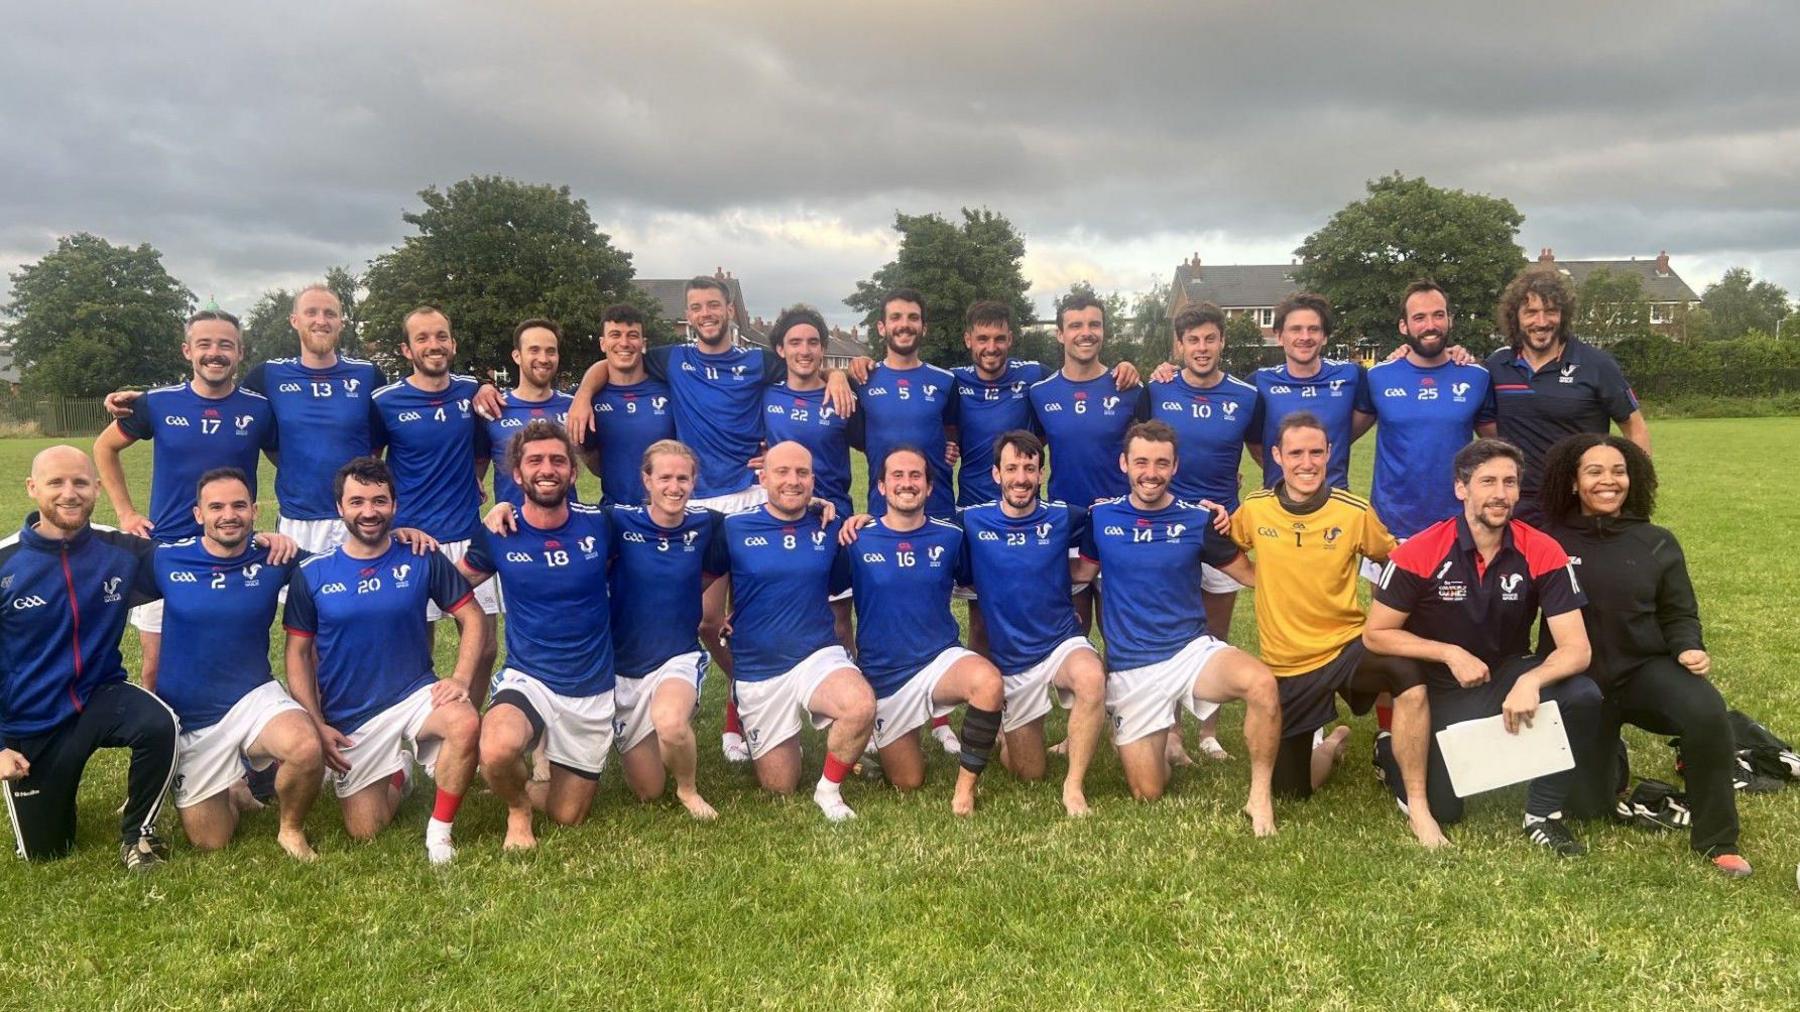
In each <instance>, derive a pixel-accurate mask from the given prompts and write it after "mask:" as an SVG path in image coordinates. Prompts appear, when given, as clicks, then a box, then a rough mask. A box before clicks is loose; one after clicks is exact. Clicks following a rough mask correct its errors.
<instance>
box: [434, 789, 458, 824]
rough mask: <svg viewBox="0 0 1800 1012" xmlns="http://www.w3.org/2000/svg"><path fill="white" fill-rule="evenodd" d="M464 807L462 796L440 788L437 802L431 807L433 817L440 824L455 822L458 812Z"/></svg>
mask: <svg viewBox="0 0 1800 1012" xmlns="http://www.w3.org/2000/svg"><path fill="white" fill-rule="evenodd" d="M461 807H462V795H460V794H451V793H450V792H449V791H446V790H444V789H443V788H442V787H440V788H438V792H437V802H436V803H435V804H433V805H432V806H431V817H432V818H434V819H436V820H438V821H439V822H455V821H456V810H457V809H458V808H461Z"/></svg>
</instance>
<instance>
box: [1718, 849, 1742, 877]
mask: <svg viewBox="0 0 1800 1012" xmlns="http://www.w3.org/2000/svg"><path fill="white" fill-rule="evenodd" d="M1712 863H1713V867H1714V868H1717V869H1719V871H1721V872H1723V873H1724V874H1725V876H1726V877H1727V878H1749V877H1750V862H1748V861H1746V860H1744V855H1742V854H1715V855H1713V859H1712Z"/></svg>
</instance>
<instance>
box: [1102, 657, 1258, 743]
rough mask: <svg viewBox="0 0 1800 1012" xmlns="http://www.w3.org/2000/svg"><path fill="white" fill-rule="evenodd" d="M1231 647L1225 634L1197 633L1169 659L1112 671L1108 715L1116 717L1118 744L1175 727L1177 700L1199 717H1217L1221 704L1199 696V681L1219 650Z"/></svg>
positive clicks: (1116, 741)
mask: <svg viewBox="0 0 1800 1012" xmlns="http://www.w3.org/2000/svg"><path fill="white" fill-rule="evenodd" d="M1230 648H1231V644H1229V643H1226V642H1225V641H1224V640H1222V639H1217V638H1215V637H1212V636H1197V637H1195V638H1194V640H1193V642H1191V643H1189V644H1188V645H1187V646H1185V647H1182V648H1181V650H1180V652H1178V653H1176V655H1175V656H1173V657H1171V658H1169V659H1168V660H1166V661H1159V662H1157V663H1155V664H1146V665H1144V666H1143V667H1141V668H1128V669H1126V670H1124V671H1109V672H1107V674H1106V715H1107V716H1108V717H1110V718H1112V727H1113V744H1115V745H1129V744H1131V743H1132V742H1134V741H1137V740H1138V739H1139V738H1142V737H1145V736H1147V735H1152V734H1155V733H1156V732H1158V731H1162V730H1165V729H1167V728H1168V727H1170V726H1172V725H1173V724H1174V723H1175V717H1174V708H1175V704H1176V703H1180V704H1182V705H1183V706H1185V707H1187V711H1188V712H1189V713H1191V714H1193V715H1194V717H1195V718H1196V719H1199V720H1205V719H1206V718H1207V717H1210V716H1212V713H1213V711H1214V710H1217V709H1218V708H1219V703H1218V702H1217V701H1215V700H1206V699H1197V698H1195V696H1194V680H1195V679H1197V678H1199V677H1200V670H1201V669H1202V668H1204V667H1206V662H1207V661H1209V660H1212V657H1213V655H1214V654H1216V653H1218V652H1219V651H1221V650H1229V649H1230Z"/></svg>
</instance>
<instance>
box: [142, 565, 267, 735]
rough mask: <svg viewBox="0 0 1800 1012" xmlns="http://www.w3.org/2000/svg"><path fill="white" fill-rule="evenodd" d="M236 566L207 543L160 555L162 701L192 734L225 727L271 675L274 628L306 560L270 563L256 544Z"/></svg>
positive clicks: (158, 691) (158, 682) (154, 568)
mask: <svg viewBox="0 0 1800 1012" xmlns="http://www.w3.org/2000/svg"><path fill="white" fill-rule="evenodd" d="M242 548H243V550H242V551H240V552H239V553H238V554H237V555H235V556H232V557H230V558H220V557H219V556H216V555H214V554H212V553H211V552H209V551H207V550H206V546H205V545H203V544H201V542H200V539H199V538H183V539H182V540H180V541H176V542H174V543H172V544H167V545H163V546H161V547H159V548H158V549H157V550H156V554H154V555H152V556H151V558H150V566H151V572H152V574H153V575H154V577H155V579H156V588H157V590H159V591H161V592H162V598H163V650H162V662H161V667H160V668H159V669H158V671H157V676H156V694H157V695H158V696H161V697H162V701H163V702H165V703H167V704H169V709H171V710H174V711H175V716H177V717H179V718H181V730H182V732H183V733H184V734H185V733H187V732H189V731H198V730H200V729H202V728H207V727H211V726H213V725H214V724H217V723H218V722H219V721H220V720H222V719H224V717H225V714H226V713H227V712H229V711H230V710H231V708H232V707H233V706H235V705H237V701H238V700H240V699H242V698H244V696H245V694H246V693H248V692H250V691H251V690H252V689H256V688H259V687H261V686H262V685H263V684H264V683H265V682H268V681H270V680H271V679H272V678H273V677H274V676H273V674H271V673H270V671H269V626H270V625H271V624H273V623H274V621H275V609H276V606H277V605H279V604H280V603H281V602H280V598H281V589H282V588H283V587H286V586H287V584H288V578H289V577H290V576H291V575H292V574H293V572H294V570H295V569H296V568H298V567H299V564H300V560H298V559H295V560H290V561H289V562H287V563H286V564H284V565H280V566H277V565H273V564H271V563H270V562H269V550H268V549H266V548H262V547H259V546H257V545H255V544H254V543H251V544H246V545H244V546H242Z"/></svg>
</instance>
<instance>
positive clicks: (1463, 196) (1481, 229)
mask: <svg viewBox="0 0 1800 1012" xmlns="http://www.w3.org/2000/svg"><path fill="white" fill-rule="evenodd" d="M1368 190H1369V195H1368V196H1367V197H1365V198H1363V199H1362V200H1358V201H1355V202H1353V203H1351V204H1348V205H1346V206H1345V207H1344V208H1343V209H1342V210H1340V211H1338V212H1337V213H1336V214H1335V215H1332V217H1331V220H1330V221H1329V222H1327V223H1326V224H1325V226H1324V227H1323V228H1321V229H1319V230H1318V231H1317V232H1314V233H1313V234H1312V235H1309V236H1307V237H1306V241H1304V242H1302V243H1301V244H1300V247H1299V249H1297V250H1295V252H1296V253H1297V254H1299V256H1300V258H1301V262H1300V266H1299V267H1297V268H1295V270H1294V279H1295V280H1296V281H1297V282H1298V283H1299V285H1300V286H1301V287H1302V288H1306V289H1310V290H1312V291H1316V292H1318V293H1320V294H1321V295H1324V296H1325V297H1326V298H1328V299H1330V300H1331V304H1332V308H1333V309H1334V310H1335V311H1336V312H1337V315H1338V318H1339V328H1340V330H1341V331H1342V336H1341V337H1337V336H1336V335H1334V340H1341V341H1343V342H1344V343H1347V344H1353V343H1355V341H1356V340H1357V339H1358V338H1365V337H1366V338H1369V339H1371V340H1373V341H1375V342H1376V343H1377V345H1378V346H1380V347H1381V348H1383V349H1384V350H1385V349H1388V348H1392V347H1394V346H1395V345H1397V344H1398V343H1399V342H1400V336H1399V334H1398V332H1397V330H1396V324H1397V322H1398V320H1399V317H1400V304H1399V300H1400V293H1401V292H1403V291H1405V290H1406V286H1407V285H1408V284H1409V283H1411V282H1413V281H1415V280H1417V279H1419V278H1421V277H1429V278H1432V279H1433V280H1435V281H1436V282H1437V283H1438V284H1439V285H1440V286H1442V287H1443V289H1444V291H1445V292H1446V293H1447V294H1448V295H1449V296H1450V304H1451V307H1452V308H1453V309H1454V310H1455V312H1456V316H1457V323H1456V327H1457V332H1458V334H1457V337H1458V339H1459V340H1465V341H1466V340H1468V339H1472V338H1474V337H1475V336H1477V335H1486V334H1488V333H1489V332H1491V331H1492V330H1493V327H1494V322H1493V307H1494V303H1495V301H1496V300H1498V299H1499V297H1500V290H1501V289H1502V288H1504V287H1506V283H1507V282H1508V281H1510V280H1512V277H1513V275H1514V274H1516V273H1518V271H1519V269H1520V268H1521V267H1523V266H1525V253H1524V251H1523V250H1521V249H1520V248H1519V244H1518V243H1517V242H1516V241H1515V237H1516V236H1517V235H1518V233H1519V225H1520V224H1521V223H1523V222H1524V220H1525V217H1524V215H1522V214H1520V213H1519V211H1518V209H1517V208H1515V207H1513V205H1512V202H1511V201H1509V200H1506V199H1504V198H1501V197H1490V196H1488V195H1486V194H1479V193H1465V192H1464V191H1462V190H1446V189H1441V188H1439V187H1436V186H1432V185H1431V184H1430V183H1427V182H1426V181H1425V180H1424V179H1408V178H1406V177H1405V176H1402V175H1400V174H1399V173H1395V174H1393V175H1391V176H1384V177H1382V178H1380V179H1376V180H1372V181H1371V182H1370V183H1369V184H1368Z"/></svg>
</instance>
